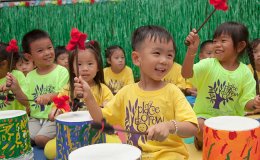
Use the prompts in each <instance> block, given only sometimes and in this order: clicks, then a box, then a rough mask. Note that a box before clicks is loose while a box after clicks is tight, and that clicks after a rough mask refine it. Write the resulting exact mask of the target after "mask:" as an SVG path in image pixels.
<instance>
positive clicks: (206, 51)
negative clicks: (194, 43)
mask: <svg viewBox="0 0 260 160" xmlns="http://www.w3.org/2000/svg"><path fill="white" fill-rule="evenodd" d="M213 47H214V46H213V41H212V40H206V41H204V42H202V43H201V45H200V53H199V58H200V60H202V59H205V58H213V57H214V53H213V52H214V48H213Z"/></svg>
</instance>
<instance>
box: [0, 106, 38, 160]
mask: <svg viewBox="0 0 260 160" xmlns="http://www.w3.org/2000/svg"><path fill="white" fill-rule="evenodd" d="M0 159H12V160H21V159H26V160H29V159H33V149H32V147H31V140H30V135H29V129H28V116H27V114H26V112H25V111H22V110H7V111H1V112H0Z"/></svg>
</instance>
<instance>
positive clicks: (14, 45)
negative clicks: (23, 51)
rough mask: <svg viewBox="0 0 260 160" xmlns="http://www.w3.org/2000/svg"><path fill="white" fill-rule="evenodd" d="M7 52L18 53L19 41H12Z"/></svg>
mask: <svg viewBox="0 0 260 160" xmlns="http://www.w3.org/2000/svg"><path fill="white" fill-rule="evenodd" d="M6 51H7V52H9V53H11V52H18V46H17V41H16V40H15V39H12V40H11V41H10V42H9V45H8V46H7V47H6Z"/></svg>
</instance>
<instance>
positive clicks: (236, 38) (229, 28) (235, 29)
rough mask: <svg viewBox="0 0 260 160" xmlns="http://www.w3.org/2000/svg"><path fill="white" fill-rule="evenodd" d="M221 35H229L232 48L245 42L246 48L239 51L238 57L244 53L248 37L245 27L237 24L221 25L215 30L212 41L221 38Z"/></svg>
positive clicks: (227, 23)
mask: <svg viewBox="0 0 260 160" xmlns="http://www.w3.org/2000/svg"><path fill="white" fill-rule="evenodd" d="M222 34H227V35H230V37H231V39H232V41H233V44H234V46H233V47H234V48H237V46H238V44H239V43H240V42H242V41H245V43H246V47H245V48H244V49H243V50H241V52H240V53H239V55H242V54H243V53H244V51H245V49H246V48H247V46H248V37H249V33H248V29H247V27H246V26H245V25H243V24H241V23H238V22H225V23H222V24H221V25H219V26H218V27H217V29H216V30H215V33H214V35H213V39H214V38H217V37H219V36H221V35H222Z"/></svg>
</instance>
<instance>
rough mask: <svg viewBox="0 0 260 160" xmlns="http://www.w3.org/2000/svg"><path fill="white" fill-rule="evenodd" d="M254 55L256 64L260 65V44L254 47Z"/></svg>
mask: <svg viewBox="0 0 260 160" xmlns="http://www.w3.org/2000/svg"><path fill="white" fill-rule="evenodd" d="M253 55H254V59H255V64H256V65H260V44H258V45H257V46H256V47H255V48H253Z"/></svg>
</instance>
